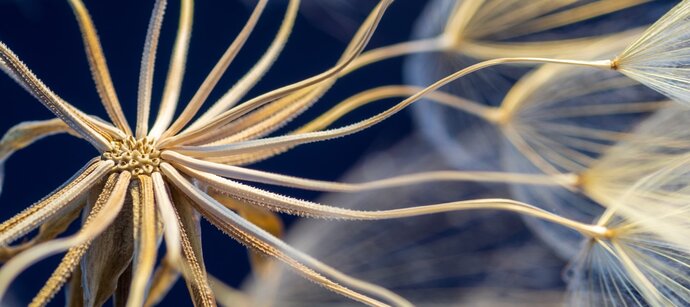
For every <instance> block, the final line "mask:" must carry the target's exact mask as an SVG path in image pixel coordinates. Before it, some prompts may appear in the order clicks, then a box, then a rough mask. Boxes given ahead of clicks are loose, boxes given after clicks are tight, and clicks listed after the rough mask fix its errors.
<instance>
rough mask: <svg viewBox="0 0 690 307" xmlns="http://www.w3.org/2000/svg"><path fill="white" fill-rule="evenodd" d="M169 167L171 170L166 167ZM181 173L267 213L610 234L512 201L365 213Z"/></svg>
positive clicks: (205, 175) (208, 176) (596, 235)
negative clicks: (476, 221) (450, 220)
mask: <svg viewBox="0 0 690 307" xmlns="http://www.w3.org/2000/svg"><path fill="white" fill-rule="evenodd" d="M168 167H170V166H169V165H168ZM181 170H182V171H184V172H186V173H187V174H189V175H191V176H192V177H193V178H196V179H197V180H199V181H201V182H203V183H205V184H207V185H209V186H211V187H213V188H215V189H217V190H218V191H221V192H224V193H229V194H231V195H234V196H235V197H239V198H241V199H246V200H247V201H248V202H250V203H254V204H257V205H260V206H264V207H266V208H268V209H270V210H274V211H279V212H285V213H289V214H298V215H301V216H311V217H321V218H339V219H349V220H385V219H398V218H407V217H415V216H422V215H430V214H437V213H444V212H455V211H465V210H479V209H483V210H486V209H490V210H504V211H510V212H515V213H519V214H524V215H528V216H532V217H536V218H539V219H543V220H546V221H550V222H553V223H556V224H559V225H561V226H564V227H568V228H571V229H573V230H576V231H578V232H580V233H581V234H583V235H585V236H588V237H592V238H605V237H608V236H609V235H610V231H609V230H608V229H607V227H605V226H603V225H591V224H585V223H582V222H578V221H575V220H571V219H568V218H565V217H562V216H559V215H556V214H554V213H551V212H548V211H545V210H543V209H541V208H538V207H535V206H532V205H529V204H526V203H523V202H519V201H515V200H511V199H498V198H497V199H478V200H466V201H456V202H448V203H440V204H433V205H426V206H417V207H409V208H402V209H392V210H379V211H364V210H352V209H346V208H340V207H333V206H327V205H322V204H318V203H314V202H309V201H304V200H299V199H296V198H291V197H286V196H282V195H278V194H276V193H272V192H268V191H263V190H260V189H257V188H254V187H251V186H248V185H244V184H241V183H237V182H234V181H231V180H227V179H224V178H221V177H219V176H215V175H211V174H208V173H203V172H199V171H194V170H190V169H188V168H184V167H181Z"/></svg>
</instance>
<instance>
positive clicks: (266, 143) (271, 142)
mask: <svg viewBox="0 0 690 307" xmlns="http://www.w3.org/2000/svg"><path fill="white" fill-rule="evenodd" d="M506 63H553V64H567V65H577V66H587V67H594V68H600V69H611V61H610V60H602V61H581V60H562V59H549V58H530V57H525V58H501V59H493V60H488V61H484V62H480V63H477V64H474V65H472V66H469V67H466V68H464V69H462V70H460V71H457V72H455V73H454V74H451V75H449V76H447V77H445V78H443V79H441V80H439V81H437V82H435V83H434V84H432V85H430V86H428V87H426V88H424V89H423V90H421V91H419V92H417V93H416V94H414V95H412V96H410V97H409V98H407V99H405V100H403V101H401V102H400V103H398V104H397V105H395V106H393V107H392V108H390V109H388V110H386V111H383V112H381V113H379V114H377V115H375V116H372V117H370V118H368V119H365V120H363V121H360V122H357V123H355V124H351V125H348V126H344V127H341V128H336V129H331V130H326V131H319V132H310V133H303V134H296V135H286V136H279V137H273V138H266V139H258V140H250V141H245V142H239V143H235V144H227V145H216V146H180V147H178V148H175V151H177V152H179V153H182V154H185V155H189V156H194V157H205V158H209V157H224V156H230V155H237V154H242V153H247V152H253V151H260V150H264V149H269V150H274V149H280V148H282V147H292V146H298V145H302V144H306V143H312V142H318V141H323V140H329V139H334V138H338V137H343V136H346V135H350V134H353V133H356V132H359V131H362V130H364V129H367V128H369V127H371V126H373V125H376V124H378V123H380V122H382V121H384V120H385V119H387V118H389V117H391V116H393V115H394V114H396V113H398V112H400V111H401V110H403V109H404V108H406V107H407V106H409V105H410V104H412V103H414V102H415V101H418V100H420V99H421V98H423V97H425V96H426V95H428V94H429V93H431V92H433V91H435V90H437V89H439V88H441V87H442V86H444V85H446V84H448V83H450V82H452V81H455V80H457V79H459V78H461V77H463V76H466V75H468V74H470V73H473V72H475V71H478V70H481V69H484V68H487V67H491V66H496V65H500V64H506Z"/></svg>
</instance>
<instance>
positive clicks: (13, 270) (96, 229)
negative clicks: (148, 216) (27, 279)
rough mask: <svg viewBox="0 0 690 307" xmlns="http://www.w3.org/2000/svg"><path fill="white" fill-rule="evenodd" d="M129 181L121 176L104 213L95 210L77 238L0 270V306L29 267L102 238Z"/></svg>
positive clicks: (127, 175)
mask: <svg viewBox="0 0 690 307" xmlns="http://www.w3.org/2000/svg"><path fill="white" fill-rule="evenodd" d="M130 178H131V174H130V173H129V172H124V173H121V174H120V175H119V178H118V180H117V183H116V184H115V188H114V189H113V191H112V194H111V196H110V197H109V198H108V201H107V202H106V203H105V204H104V205H103V210H99V211H96V210H94V212H92V214H93V220H92V222H91V223H89V225H85V226H84V227H83V228H82V229H81V230H80V231H79V232H78V233H77V234H75V235H72V236H69V237H65V238H60V239H56V240H53V241H48V242H45V243H41V244H39V245H36V246H35V247H33V248H31V249H28V250H26V251H24V252H23V253H21V254H19V255H18V256H17V257H15V258H12V259H11V260H10V261H8V262H7V263H6V264H5V265H4V266H3V267H2V268H1V269H0V302H1V301H2V298H3V297H4V295H5V293H6V292H7V289H8V288H9V286H10V283H11V282H12V280H14V278H16V277H17V275H19V273H21V272H22V271H23V270H25V269H26V268H27V267H29V266H30V265H32V264H33V263H35V262H37V261H39V260H41V259H44V258H46V257H48V256H51V255H55V254H57V253H59V252H62V251H64V250H67V249H69V248H71V247H73V246H77V245H81V244H84V243H86V242H88V241H90V240H92V239H93V238H95V237H96V236H98V235H99V234H101V233H102V232H103V231H104V230H105V229H106V228H107V227H108V226H110V224H111V223H112V222H113V221H114V220H115V218H116V217H117V215H118V213H119V212H120V210H121V209H122V206H123V204H124V201H125V194H126V192H127V187H128V186H129V181H130Z"/></svg>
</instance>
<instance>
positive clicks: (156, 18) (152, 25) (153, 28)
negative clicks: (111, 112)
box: [136, 0, 168, 139]
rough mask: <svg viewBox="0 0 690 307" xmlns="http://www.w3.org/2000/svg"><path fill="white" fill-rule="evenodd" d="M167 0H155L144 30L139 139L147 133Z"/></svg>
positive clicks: (137, 128) (140, 81) (139, 103)
mask: <svg viewBox="0 0 690 307" xmlns="http://www.w3.org/2000/svg"><path fill="white" fill-rule="evenodd" d="M167 4H168V1H167V0H156V4H155V5H154V7H153V13H152V14H151V19H150V20H149V27H148V30H147V32H146V42H145V43H144V53H143V55H142V56H141V69H140V70H139V92H138V95H137V126H136V137H137V139H141V138H143V137H145V136H146V135H147V134H148V130H149V113H150V112H151V90H152V87H153V70H154V68H155V65H156V51H157V49H158V39H159V38H160V34H161V27H162V26H163V15H164V14H165V7H166V5H167Z"/></svg>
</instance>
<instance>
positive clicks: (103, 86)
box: [68, 0, 132, 135]
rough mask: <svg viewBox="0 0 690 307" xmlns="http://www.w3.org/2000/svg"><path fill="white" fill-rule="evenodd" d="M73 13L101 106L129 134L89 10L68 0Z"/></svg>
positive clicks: (78, 2)
mask: <svg viewBox="0 0 690 307" xmlns="http://www.w3.org/2000/svg"><path fill="white" fill-rule="evenodd" d="M68 1H69V4H70V6H71V7H72V10H73V11H74V15H75V16H76V17H77V22H78V23H79V29H80V30H81V33H82V38H83V40H84V48H85V49H86V57H87V59H88V60H89V66H90V67H91V75H92V76H93V80H94V82H95V83H96V89H97V90H98V95H99V96H100V97H101V101H102V102H103V106H105V109H106V111H107V112H108V116H109V117H110V119H111V120H112V121H113V123H115V125H116V126H117V127H118V128H120V130H122V131H124V132H125V133H126V134H128V135H131V134H132V130H131V129H130V127H129V124H127V119H126V118H125V115H124V113H123V112H122V106H121V105H120V101H119V99H118V98H117V94H116V93H115V86H114V85H113V80H112V79H111V77H110V72H109V71H108V64H106V60H105V55H104V54H103V48H102V47H101V42H100V40H99V39H98V34H97V33H96V27H95V26H94V24H93V21H92V20H91V16H90V15H89V11H88V10H87V9H86V6H85V5H84V3H83V2H82V1H81V0H68Z"/></svg>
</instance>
